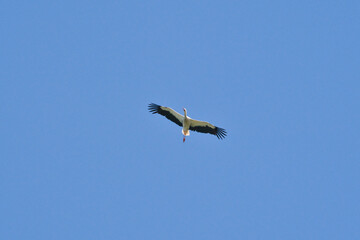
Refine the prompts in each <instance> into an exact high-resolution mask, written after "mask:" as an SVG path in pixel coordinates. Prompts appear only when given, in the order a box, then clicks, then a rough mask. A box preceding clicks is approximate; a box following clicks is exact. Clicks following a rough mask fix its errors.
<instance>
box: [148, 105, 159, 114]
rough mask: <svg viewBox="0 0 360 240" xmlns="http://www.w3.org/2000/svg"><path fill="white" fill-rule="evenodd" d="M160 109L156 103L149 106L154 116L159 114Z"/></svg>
mask: <svg viewBox="0 0 360 240" xmlns="http://www.w3.org/2000/svg"><path fill="white" fill-rule="evenodd" d="M159 109H160V105H157V104H155V103H150V104H149V105H148V110H149V112H151V113H152V114H155V113H158V112H159Z"/></svg>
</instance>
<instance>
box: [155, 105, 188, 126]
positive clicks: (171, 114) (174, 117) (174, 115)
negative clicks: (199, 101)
mask: <svg viewBox="0 0 360 240" xmlns="http://www.w3.org/2000/svg"><path fill="white" fill-rule="evenodd" d="M149 111H150V112H151V113H152V114H155V113H158V114H160V115H163V116H164V117H166V118H167V119H169V120H170V121H172V122H174V123H176V124H177V125H179V126H180V127H182V125H183V124H182V123H183V119H184V117H183V116H182V115H181V114H180V113H178V112H176V111H174V110H173V109H171V108H169V107H163V106H160V105H157V104H155V103H151V104H149Z"/></svg>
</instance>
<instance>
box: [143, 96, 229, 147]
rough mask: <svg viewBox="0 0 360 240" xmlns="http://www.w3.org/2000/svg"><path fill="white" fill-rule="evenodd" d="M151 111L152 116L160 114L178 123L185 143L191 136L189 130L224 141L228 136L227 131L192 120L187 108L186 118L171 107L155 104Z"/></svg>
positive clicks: (152, 105) (151, 106)
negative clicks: (211, 135)
mask: <svg viewBox="0 0 360 240" xmlns="http://www.w3.org/2000/svg"><path fill="white" fill-rule="evenodd" d="M148 107H149V111H150V112H151V113H152V114H155V113H157V114H160V115H163V116H164V117H166V118H167V119H169V120H170V121H172V122H174V123H176V124H177V125H179V126H180V127H182V134H183V135H184V138H183V142H185V137H186V136H189V135H190V132H189V130H191V131H195V132H201V133H210V134H213V135H215V136H216V137H217V138H218V139H223V138H225V136H226V134H227V133H226V131H225V129H223V128H219V127H216V126H214V125H212V124H210V123H208V122H204V121H199V120H195V119H192V118H190V117H189V116H188V115H187V111H186V108H184V109H183V110H184V116H182V115H181V114H180V113H178V112H176V111H174V110H173V109H171V108H169V107H163V106H160V105H157V104H154V103H151V104H149V106H148Z"/></svg>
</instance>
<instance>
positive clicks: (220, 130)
mask: <svg viewBox="0 0 360 240" xmlns="http://www.w3.org/2000/svg"><path fill="white" fill-rule="evenodd" d="M215 135H216V137H217V138H218V139H219V140H222V139H224V138H225V137H226V136H227V132H226V130H225V129H223V128H219V127H216V128H215Z"/></svg>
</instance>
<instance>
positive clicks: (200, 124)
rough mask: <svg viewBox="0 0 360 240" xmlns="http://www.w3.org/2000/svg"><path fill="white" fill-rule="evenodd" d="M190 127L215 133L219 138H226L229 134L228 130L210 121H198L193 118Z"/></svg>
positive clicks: (193, 129) (203, 131) (202, 131)
mask: <svg viewBox="0 0 360 240" xmlns="http://www.w3.org/2000/svg"><path fill="white" fill-rule="evenodd" d="M189 129H190V130H192V131H196V132H201V133H210V134H213V135H215V136H216V137H217V138H218V139H223V138H225V136H226V134H227V132H226V130H225V129H223V128H219V127H216V126H214V125H212V124H210V123H208V122H204V121H198V120H194V119H191V124H190V128H189Z"/></svg>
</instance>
